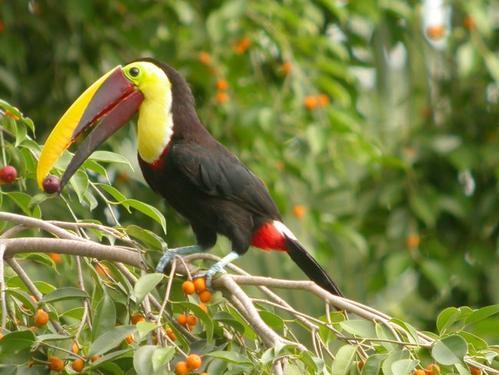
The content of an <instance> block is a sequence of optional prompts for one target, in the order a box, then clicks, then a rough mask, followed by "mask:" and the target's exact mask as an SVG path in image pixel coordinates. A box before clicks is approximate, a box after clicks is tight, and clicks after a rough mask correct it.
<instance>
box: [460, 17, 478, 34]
mask: <svg viewBox="0 0 499 375" xmlns="http://www.w3.org/2000/svg"><path fill="white" fill-rule="evenodd" d="M463 26H464V27H465V28H466V29H468V30H470V31H471V30H474V29H475V27H476V22H475V18H474V17H473V16H466V17H465V18H464V21H463Z"/></svg>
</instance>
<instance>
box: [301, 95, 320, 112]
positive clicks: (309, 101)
mask: <svg viewBox="0 0 499 375" xmlns="http://www.w3.org/2000/svg"><path fill="white" fill-rule="evenodd" d="M303 105H305V108H307V109H314V108H315V107H317V106H318V105H319V100H318V99H317V96H312V95H309V96H306V97H305V99H304V101H303Z"/></svg>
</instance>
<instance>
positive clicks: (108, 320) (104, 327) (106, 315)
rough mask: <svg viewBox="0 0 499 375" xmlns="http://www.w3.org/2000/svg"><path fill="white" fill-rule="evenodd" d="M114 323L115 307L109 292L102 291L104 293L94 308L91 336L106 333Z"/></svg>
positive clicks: (96, 336) (95, 336)
mask: <svg viewBox="0 0 499 375" xmlns="http://www.w3.org/2000/svg"><path fill="white" fill-rule="evenodd" d="M115 325H116V307H115V305H114V301H113V300H112V299H111V297H110V296H109V294H108V293H106V292H104V295H103V297H102V299H101V300H100V302H99V304H98V305H97V308H96V310H95V317H94V326H93V330H92V337H93V338H94V339H96V338H98V337H99V336H101V335H103V334H105V333H107V332H108V331H109V330H110V329H111V328H113V327H114V326H115Z"/></svg>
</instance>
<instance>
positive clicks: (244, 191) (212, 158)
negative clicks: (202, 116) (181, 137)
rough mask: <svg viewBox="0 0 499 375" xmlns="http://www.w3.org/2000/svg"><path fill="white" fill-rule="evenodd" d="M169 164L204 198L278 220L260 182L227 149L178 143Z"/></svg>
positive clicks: (266, 191)
mask: <svg viewBox="0 0 499 375" xmlns="http://www.w3.org/2000/svg"><path fill="white" fill-rule="evenodd" d="M168 163H173V164H174V165H173V166H174V167H175V168H176V169H177V170H178V171H179V172H180V173H182V174H183V175H184V176H186V177H187V179H188V180H189V181H190V182H191V183H192V184H193V185H194V186H195V187H196V188H197V189H199V190H201V191H202V192H204V193H205V194H208V195H211V196H216V197H219V198H222V199H227V200H231V201H234V202H237V203H239V204H241V205H242V206H244V207H246V208H247V209H248V210H250V211H251V212H253V213H256V214H261V215H264V216H270V217H274V218H279V213H278V210H277V207H276V205H275V203H274V201H273V200H272V198H271V197H270V194H269V192H268V190H267V188H266V187H265V185H264V184H263V182H262V180H260V179H259V178H258V177H257V176H255V174H253V172H251V171H250V170H249V169H248V168H247V167H246V166H245V165H244V164H243V163H241V161H240V160H239V159H238V158H237V157H236V156H234V155H233V154H232V153H230V152H229V151H228V150H227V149H226V148H225V147H224V146H222V145H221V144H219V143H214V144H212V145H210V147H205V146H203V145H199V144H194V143H187V142H179V143H176V144H174V145H173V146H172V148H171V150H170V151H169V153H168Z"/></svg>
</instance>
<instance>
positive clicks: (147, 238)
mask: <svg viewBox="0 0 499 375" xmlns="http://www.w3.org/2000/svg"><path fill="white" fill-rule="evenodd" d="M125 231H126V232H127V234H128V235H129V236H131V237H133V238H136V239H137V240H139V241H140V242H142V243H143V244H144V245H145V246H148V247H150V248H151V249H152V250H162V249H163V244H164V242H163V240H162V239H161V237H159V236H158V235H157V234H156V233H154V232H152V231H150V230H147V229H144V228H141V227H139V226H138V225H128V226H127V227H125Z"/></svg>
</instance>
